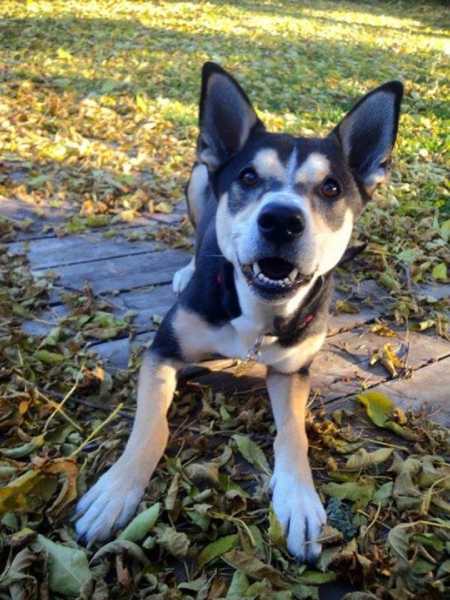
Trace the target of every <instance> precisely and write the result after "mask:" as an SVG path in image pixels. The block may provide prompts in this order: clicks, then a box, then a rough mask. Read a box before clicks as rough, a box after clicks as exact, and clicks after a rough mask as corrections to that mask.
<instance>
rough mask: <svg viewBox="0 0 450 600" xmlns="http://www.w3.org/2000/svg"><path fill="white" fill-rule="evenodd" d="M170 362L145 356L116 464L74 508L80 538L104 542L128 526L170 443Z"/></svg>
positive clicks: (172, 373)
mask: <svg viewBox="0 0 450 600" xmlns="http://www.w3.org/2000/svg"><path fill="white" fill-rule="evenodd" d="M176 373H177V371H176V367H175V365H174V363H173V361H170V360H166V359H162V358H160V357H159V356H158V354H156V353H154V352H151V351H150V352H149V353H147V354H146V355H145V357H144V360H143V363H142V366H141V370H140V372H139V383H138V394H137V409H136V416H135V419H134V423H133V429H132V431H131V436H130V438H129V440H128V443H127V445H126V447H125V450H124V452H123V454H122V456H121V457H120V458H119V460H118V461H117V462H116V463H115V464H114V465H113V466H112V467H111V468H110V469H109V470H108V471H107V472H106V473H105V474H104V475H103V476H102V477H101V478H100V479H99V480H98V482H97V483H96V484H95V485H94V487H93V488H92V489H90V490H89V492H88V493H87V494H86V495H85V496H83V498H82V499H81V500H80V502H79V503H78V506H77V513H78V515H82V516H81V518H79V519H78V521H77V523H76V531H77V533H78V535H79V537H82V538H84V539H85V541H86V542H88V543H92V542H94V541H95V540H105V539H107V538H108V537H110V535H111V533H112V532H113V530H114V529H116V528H118V527H121V526H123V525H125V524H126V523H127V521H128V520H129V519H130V517H131V516H132V515H133V513H134V512H135V510H136V508H137V505H138V503H139V501H140V500H141V498H142V495H143V493H144V490H145V487H146V485H147V483H148V481H149V479H150V477H151V475H152V473H153V471H154V470H155V468H156V465H157V464H158V462H159V460H160V458H161V457H162V455H163V453H164V450H165V448H166V445H167V440H168V437H169V426H168V423H167V411H168V410H169V406H170V404H171V402H172V398H173V395H174V392H175V387H176Z"/></svg>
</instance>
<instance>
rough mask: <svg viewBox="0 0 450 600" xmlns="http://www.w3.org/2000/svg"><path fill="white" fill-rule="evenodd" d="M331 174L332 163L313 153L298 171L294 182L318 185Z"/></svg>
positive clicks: (321, 155) (324, 157)
mask: <svg viewBox="0 0 450 600" xmlns="http://www.w3.org/2000/svg"><path fill="white" fill-rule="evenodd" d="M329 172H330V162H329V160H328V159H327V157H326V156H324V155H323V154H320V153H319V152H312V153H311V154H310V155H309V156H308V158H307V159H306V160H305V162H304V163H303V164H302V165H301V166H300V167H299V168H298V169H297V172H296V174H295V176H294V181H295V183H303V184H305V185H308V184H309V185H316V184H318V183H320V182H321V181H323V179H324V178H325V177H326V175H328V173H329Z"/></svg>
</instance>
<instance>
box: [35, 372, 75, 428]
mask: <svg viewBox="0 0 450 600" xmlns="http://www.w3.org/2000/svg"><path fill="white" fill-rule="evenodd" d="M83 368H84V364H82V365H81V367H80V370H79V371H78V373H77V377H76V380H75V383H74V384H73V386H72V387H71V388H70V390H69V391H68V392H67V394H66V395H65V396H64V398H63V399H62V400H61V402H60V403H59V404H58V405H57V406H56V407H55V410H54V411H53V412H52V414H51V415H50V416H49V418H48V419H47V421H46V423H45V426H44V433H45V432H46V431H47V429H48V426H49V425H50V422H51V420H52V419H53V417H54V416H55V415H56V413H57V412H61V409H62V407H63V406H64V404H65V403H66V402H67V400H68V399H69V398H70V396H71V395H72V394H73V393H74V391H75V390H76V389H77V387H78V382H79V381H80V377H81V375H82V373H83Z"/></svg>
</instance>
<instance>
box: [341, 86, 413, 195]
mask: <svg viewBox="0 0 450 600" xmlns="http://www.w3.org/2000/svg"><path fill="white" fill-rule="evenodd" d="M402 97H403V85H402V84H401V83H400V82H399V81H389V82H388V83H385V84H384V85H382V86H380V87H378V88H376V89H375V90H373V91H372V92H370V93H369V94H367V95H366V96H364V97H363V98H362V99H361V100H360V101H359V102H358V103H357V104H356V106H354V107H353V109H352V110H351V111H350V112H349V113H348V114H347V115H346V116H345V117H344V119H343V120H342V121H341V122H340V123H339V125H338V126H337V127H336V128H335V129H334V130H333V132H332V134H335V135H336V136H337V137H338V139H339V141H340V143H341V146H342V149H343V151H344V154H345V156H346V158H347V161H348V164H349V166H350V168H351V170H352V172H353V174H354V176H355V178H356V180H357V181H358V184H359V185H360V186H361V187H362V191H363V192H364V193H365V195H366V197H367V198H369V197H370V196H371V195H372V193H373V192H374V190H375V188H376V187H377V186H378V185H379V184H380V183H382V182H383V181H385V180H386V178H387V176H388V174H389V166H390V157H391V152H392V148H393V147H394V144H395V138H396V137H397V128H398V120H399V115H400V104H401V101H402Z"/></svg>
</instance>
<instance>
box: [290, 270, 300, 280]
mask: <svg viewBox="0 0 450 600" xmlns="http://www.w3.org/2000/svg"><path fill="white" fill-rule="evenodd" d="M297 275H298V270H297V269H292V271H291V272H290V273H289V279H290V281H295V280H296V279H297Z"/></svg>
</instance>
